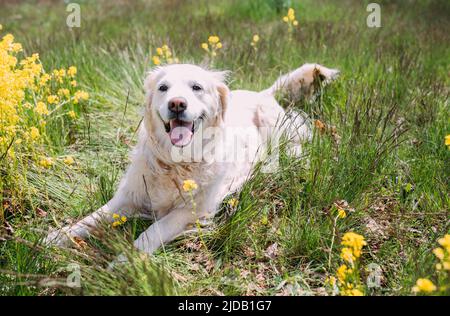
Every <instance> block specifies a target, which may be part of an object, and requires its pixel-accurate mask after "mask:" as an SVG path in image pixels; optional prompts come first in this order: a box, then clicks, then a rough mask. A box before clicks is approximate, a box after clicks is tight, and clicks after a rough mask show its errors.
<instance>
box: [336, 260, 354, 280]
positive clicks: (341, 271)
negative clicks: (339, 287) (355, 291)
mask: <svg viewBox="0 0 450 316" xmlns="http://www.w3.org/2000/svg"><path fill="white" fill-rule="evenodd" d="M350 272H351V270H350V269H348V268H347V266H346V265H345V264H343V265H341V266H340V267H339V268H338V269H337V271H336V276H337V278H338V280H339V282H341V283H344V282H345V279H346V278H347V274H349V273H350Z"/></svg>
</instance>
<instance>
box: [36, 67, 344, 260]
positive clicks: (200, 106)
mask: <svg viewBox="0 0 450 316" xmlns="http://www.w3.org/2000/svg"><path fill="white" fill-rule="evenodd" d="M227 74H228V73H227V72H220V71H212V70H208V69H205V68H202V67H200V66H196V65H191V64H171V65H166V66H161V67H157V68H155V69H153V70H152V71H151V72H150V73H149V74H148V76H147V78H146V79H145V83H144V90H145V92H146V93H145V111H144V117H143V121H142V124H141V126H140V128H139V137H138V141H137V144H136V146H135V147H134V150H133V151H132V154H131V164H130V165H129V167H128V169H127V171H126V173H125V174H124V176H123V178H122V179H121V181H120V184H119V187H118V189H117V191H116V193H115V194H114V197H113V198H112V199H111V200H110V201H109V202H108V203H106V204H105V205H104V206H102V207H101V208H100V209H98V210H97V211H96V212H94V213H92V214H91V215H89V216H87V217H85V218H84V219H82V220H80V221H79V222H77V223H76V224H74V225H71V226H67V227H64V228H61V229H59V230H56V231H53V232H51V233H49V234H48V235H47V237H46V238H45V242H46V243H47V244H50V245H56V246H61V247H67V246H70V244H71V243H72V242H73V241H74V238H86V237H88V236H89V235H90V234H91V233H92V232H94V231H95V229H96V228H98V226H99V224H100V223H103V222H106V223H112V222H113V221H114V219H113V214H114V213H117V214H120V215H124V216H127V217H133V216H143V215H148V214H153V215H154V218H155V221H154V223H153V224H152V225H150V227H149V228H148V229H147V230H145V231H144V232H143V233H142V234H141V235H140V236H139V237H138V238H137V239H136V240H135V241H134V246H135V247H136V248H137V249H138V250H140V251H143V252H145V253H147V254H151V253H153V252H154V251H155V250H156V249H158V248H159V247H160V246H161V245H163V244H164V243H168V242H170V241H171V240H173V239H174V238H176V237H177V236H179V235H180V234H182V233H183V232H184V231H185V230H186V229H187V227H188V226H189V225H192V224H194V223H196V221H197V220H200V219H208V218H212V217H213V216H214V215H215V214H216V212H217V210H218V208H219V206H220V204H221V203H222V201H223V199H224V198H225V197H226V196H227V195H229V194H231V193H233V192H236V191H237V190H239V189H240V188H241V187H242V185H243V184H244V183H245V181H247V180H248V179H249V178H250V176H251V173H252V170H253V168H254V167H255V164H256V163H257V162H259V161H262V159H264V157H265V152H267V149H268V148H269V147H270V146H272V145H271V144H273V142H274V140H275V141H276V140H278V139H280V137H281V134H282V133H284V134H287V135H289V141H290V144H291V145H292V146H291V147H290V148H291V150H292V153H293V155H299V153H301V147H302V144H303V143H304V142H305V141H309V140H310V139H311V134H312V132H311V126H310V124H308V118H307V117H305V115H303V114H300V113H295V112H290V113H288V112H287V111H285V110H284V109H283V108H282V107H281V106H280V105H279V103H278V102H277V101H276V99H275V96H276V94H278V93H285V94H286V95H288V96H289V98H291V99H292V101H295V100H296V99H298V98H301V97H306V98H310V97H312V96H313V95H314V93H315V92H317V91H316V88H317V87H316V84H315V83H316V82H318V81H319V82H322V84H327V83H329V82H331V81H332V80H333V79H335V78H336V77H337V76H338V74H339V71H338V70H336V69H329V68H327V67H324V66H321V65H319V64H304V65H303V66H301V67H300V68H298V69H296V70H294V71H292V72H290V73H288V74H286V75H283V76H281V77H279V78H278V79H277V80H276V81H275V82H274V84H273V85H272V86H271V87H269V88H268V89H265V90H263V91H260V92H254V91H247V90H235V91H230V90H229V88H228V87H227V85H226V83H225V80H226V77H227ZM230 135H231V136H230ZM230 153H232V154H231V158H230V157H229V156H230ZM236 153H237V154H238V155H236ZM237 156H239V159H238V158H237ZM186 180H189V182H188V183H190V186H187V187H186V186H183V184H186V182H185V181H186Z"/></svg>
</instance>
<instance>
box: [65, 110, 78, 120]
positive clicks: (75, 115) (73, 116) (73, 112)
mask: <svg viewBox="0 0 450 316" xmlns="http://www.w3.org/2000/svg"><path fill="white" fill-rule="evenodd" d="M67 115H69V117H70V118H72V119H74V118H76V117H77V114H76V113H75V111H69V112H67Z"/></svg>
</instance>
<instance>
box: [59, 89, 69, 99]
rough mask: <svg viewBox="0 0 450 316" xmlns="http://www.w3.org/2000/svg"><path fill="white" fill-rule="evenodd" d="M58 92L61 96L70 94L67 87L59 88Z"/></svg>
mask: <svg viewBox="0 0 450 316" xmlns="http://www.w3.org/2000/svg"><path fill="white" fill-rule="evenodd" d="M58 94H59V95H61V96H65V97H68V96H69V95H70V91H69V89H59V90H58Z"/></svg>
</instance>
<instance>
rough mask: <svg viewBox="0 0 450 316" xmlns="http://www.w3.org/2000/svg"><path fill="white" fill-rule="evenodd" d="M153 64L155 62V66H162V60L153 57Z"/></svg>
mask: <svg viewBox="0 0 450 316" xmlns="http://www.w3.org/2000/svg"><path fill="white" fill-rule="evenodd" d="M152 62H153V64H154V65H156V66H158V65H160V64H161V59H159V57H158V56H153V57H152Z"/></svg>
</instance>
